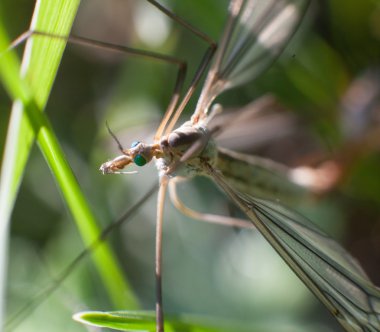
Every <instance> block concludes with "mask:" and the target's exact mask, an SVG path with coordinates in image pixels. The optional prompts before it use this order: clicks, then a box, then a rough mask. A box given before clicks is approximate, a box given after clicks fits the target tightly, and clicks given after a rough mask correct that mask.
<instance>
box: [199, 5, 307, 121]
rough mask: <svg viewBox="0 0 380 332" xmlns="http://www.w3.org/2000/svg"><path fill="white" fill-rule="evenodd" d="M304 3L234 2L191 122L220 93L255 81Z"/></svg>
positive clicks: (298, 18)
mask: <svg viewBox="0 0 380 332" xmlns="http://www.w3.org/2000/svg"><path fill="white" fill-rule="evenodd" d="M307 4H308V1H307V0H234V1H231V3H230V7H229V21H228V22H227V25H226V28H225V31H224V33H223V37H222V40H221V41H220V44H219V49H218V50H217V53H216V55H215V61H214V63H213V66H212V68H211V69H210V71H209V74H208V76H207V79H206V82H205V86H204V88H203V90H202V93H201V97H200V99H199V101H198V104H197V107H196V110H195V113H194V115H193V119H194V121H195V122H196V121H198V119H199V118H202V117H204V116H205V115H206V112H207V108H208V107H209V105H210V103H211V102H212V100H213V99H214V98H215V97H216V96H217V95H219V94H220V93H222V92H223V91H225V90H227V89H230V88H232V87H236V86H238V85H241V84H244V83H246V82H248V81H250V80H253V79H255V78H256V77H257V76H259V75H260V74H261V73H262V72H263V71H264V70H266V69H267V68H268V67H269V66H270V65H271V64H272V62H273V61H274V60H275V59H276V58H277V56H278V55H279V54H280V53H281V52H282V50H283V48H284V47H285V46H286V44H287V42H288V41H289V39H290V38H291V37H292V35H293V34H294V32H295V30H296V28H297V26H298V25H299V23H300V21H301V18H302V17H303V15H304V12H305V10H306V8H307Z"/></svg>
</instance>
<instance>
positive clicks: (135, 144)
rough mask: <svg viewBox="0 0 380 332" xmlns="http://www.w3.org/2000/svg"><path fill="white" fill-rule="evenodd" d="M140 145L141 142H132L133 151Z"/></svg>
mask: <svg viewBox="0 0 380 332" xmlns="http://www.w3.org/2000/svg"><path fill="white" fill-rule="evenodd" d="M140 143H141V142H140V141H134V142H132V144H131V149H132V148H134V147H136V146H137V145H139V144H140Z"/></svg>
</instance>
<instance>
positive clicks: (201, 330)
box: [74, 311, 265, 332]
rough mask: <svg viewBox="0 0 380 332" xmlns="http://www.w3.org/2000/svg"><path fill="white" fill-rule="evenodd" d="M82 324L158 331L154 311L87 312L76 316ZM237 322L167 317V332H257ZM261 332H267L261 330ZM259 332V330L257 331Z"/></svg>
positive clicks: (151, 331)
mask: <svg viewBox="0 0 380 332" xmlns="http://www.w3.org/2000/svg"><path fill="white" fill-rule="evenodd" d="M74 319H75V320H77V321H78V322H80V323H84V324H88V325H92V326H99V327H107V328H111V329H115V330H119V331H149V332H154V331H156V316H155V314H154V312H152V311H137V312H136V311H113V312H112V311H111V312H100V311H87V312H80V313H77V314H76V315H74ZM237 325H239V324H236V322H234V323H232V322H226V321H224V320H223V319H216V318H206V317H199V316H194V315H182V314H181V315H167V316H166V317H165V331H166V332H175V331H188V332H227V331H229V332H231V331H256V329H253V330H252V329H250V330H248V329H247V328H244V327H240V328H239V327H237ZM260 330H261V331H265V330H263V329H260ZM257 331H259V330H257Z"/></svg>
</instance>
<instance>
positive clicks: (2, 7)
mask: <svg viewBox="0 0 380 332" xmlns="http://www.w3.org/2000/svg"><path fill="white" fill-rule="evenodd" d="M165 3H166V5H167V6H169V7H170V8H172V10H173V11H174V12H175V13H177V14H178V15H179V16H180V17H182V18H185V19H186V20H188V21H189V22H191V23H192V24H193V25H194V26H197V27H198V28H199V29H200V30H202V31H204V32H206V33H207V34H209V35H210V36H211V37H212V38H213V39H215V40H218V36H219V34H220V31H221V29H222V26H223V22H224V20H225V16H226V8H227V1H216V0H207V1H206V0H203V1H169V0H167V1H166V2H165ZM33 5H34V4H33V1H31V0H29V1H27V0H17V1H16V0H2V1H1V3H0V19H1V20H2V21H3V22H4V24H5V26H6V27H7V28H8V33H9V35H10V36H11V37H12V38H15V37H16V36H18V35H19V34H20V33H21V32H23V31H24V30H25V29H26V28H27V26H28V25H29V21H30V18H31V13H32V10H33ZM148 10H149V5H146V6H145V5H144V3H143V2H142V1H140V0H138V1H135V2H133V1H128V0H107V1H100V0H97V1H95V0H88V1H83V3H82V10H81V11H80V14H79V15H78V18H77V22H76V25H75V28H74V33H75V34H77V35H83V36H89V37H92V38H94V39H102V40H106V41H112V42H114V43H118V44H123V45H128V46H131V47H136V48H143V49H149V50H154V51H156V52H160V53H164V54H171V55H175V56H177V57H179V58H182V59H185V60H186V61H187V62H188V63H189V70H188V79H187V83H189V81H190V79H191V76H192V74H194V72H195V70H196V68H197V65H198V63H199V62H200V60H201V57H202V54H203V52H204V51H205V49H206V48H207V45H205V43H204V42H202V41H200V40H198V39H197V38H196V37H194V36H192V34H191V33H190V32H188V31H185V30H184V29H183V28H180V27H178V25H176V24H175V23H173V22H171V21H168V20H165V18H164V16H163V15H162V14H157V15H154V14H152V15H154V16H149V17H150V18H151V20H152V22H155V24H161V23H159V22H158V23H157V21H155V20H156V19H158V20H164V23H162V24H164V25H165V24H167V25H168V28H169V34H168V35H167V36H166V37H165V36H164V37H160V36H159V35H154V38H153V39H154V40H155V39H156V40H159V39H160V38H163V41H162V42H161V43H159V44H158V45H154V46H152V45H149V44H147V42H144V40H143V39H142V38H141V36H140V35H139V34H138V32H139V29H143V28H141V27H140V26H138V24H140V23H141V22H142V17H144V16H146V15H148V14H149V15H150V13H151V11H149V12H147V11H148ZM153 12H155V13H156V11H155V10H154V9H153ZM9 13H12V15H10V14H9ZM211 13H212V15H211ZM140 15H142V16H140ZM157 17H158V18H157ZM379 18H380V4H379V2H378V1H374V0H363V1H360V2H358V1H357V0H348V1H345V2H344V6H342V2H341V1H339V0H330V1H322V0H321V1H316V2H314V3H313V6H312V8H311V11H310V12H309V13H308V15H307V17H306V19H305V22H304V25H303V27H302V29H301V30H300V32H299V33H298V34H297V36H296V38H295V40H294V41H293V42H292V43H291V44H290V45H289V46H288V48H287V50H286V51H285V52H284V54H283V55H282V57H281V58H280V59H279V61H278V62H277V63H276V64H275V65H274V66H273V67H272V68H271V69H270V70H269V71H268V72H267V73H265V75H263V76H262V77H260V78H259V80H257V81H256V82H252V83H250V84H248V85H246V86H244V87H243V88H240V89H236V90H233V91H230V92H228V93H226V94H225V95H224V96H221V97H220V98H219V99H218V102H220V103H222V104H223V105H227V106H229V107H239V106H244V105H245V104H247V103H249V102H250V101H252V100H253V99H255V98H258V97H259V96H261V95H264V94H267V93H271V94H274V95H276V96H277V98H278V99H279V100H280V101H281V103H282V104H283V105H286V107H287V108H288V109H289V110H291V111H292V112H293V113H295V114H296V115H297V117H299V118H300V119H301V120H302V124H303V127H302V130H305V131H307V133H308V137H309V138H310V137H311V139H308V140H300V139H295V138H289V139H287V140H277V141H273V142H270V143H268V144H266V145H264V146H261V147H259V148H258V149H256V150H253V151H252V152H253V153H258V154H261V155H264V156H268V157H271V158H274V159H277V160H281V161H283V162H285V163H288V164H290V165H296V164H300V163H303V162H310V160H311V161H314V160H315V158H314V157H315V154H317V155H318V156H319V155H322V156H323V158H328V157H333V156H335V155H339V154H340V152H341V151H342V150H344V151H347V150H348V152H350V149H349V148H350V147H352V148H353V151H352V156H353V157H352V158H351V159H352V160H351V159H350V160H349V167H348V171H347V174H346V176H345V177H344V178H343V179H342V181H341V183H339V185H338V186H337V187H336V188H334V190H332V191H331V192H330V193H328V194H326V195H325V196H323V197H321V198H320V199H318V200H316V201H315V202H314V204H310V205H307V206H301V207H298V208H299V209H301V210H302V211H303V212H304V213H305V214H306V215H307V216H308V217H309V218H310V219H312V220H313V221H315V222H317V223H319V224H320V225H321V226H322V227H323V228H324V229H325V230H326V231H327V232H328V233H331V234H334V237H337V238H340V239H341V240H342V242H343V243H344V244H345V246H346V247H347V248H348V249H349V250H350V252H352V253H353V255H354V256H355V257H357V258H358V259H359V260H360V261H361V262H362V263H363V266H364V268H365V270H366V271H367V272H368V274H369V275H370V276H371V277H372V279H373V281H374V282H375V283H376V284H378V285H379V284H380V277H379V274H378V270H379V266H380V245H379V243H380V218H379V216H380V200H379V197H380V177H379V175H378V170H379V166H380V156H379V144H378V143H377V145H376V144H372V145H371V144H367V145H364V146H362V145H360V144H356V143H357V142H361V140H362V138H363V137H366V134H367V133H368V132H369V131H373V130H376V128H379V127H376V124H377V125H379V114H380V110H379V108H380V106H379V105H380V102H379V101H380V92H379V91H380V76H379V70H380V67H379V61H380V42H379V40H380V19H379ZM139 22H140V23H139ZM147 22H148V23H149V20H148V21H147ZM157 26H159V25H154V26H153V27H152V26H150V27H149V24H148V29H150V33H151V34H154V33H159V32H160V31H161V30H162V29H163V28H162V29H158V28H157ZM159 30H160V31H159ZM21 51H22V48H21V47H20V49H19V52H20V53H21ZM175 75H176V71H175V68H172V67H171V66H168V65H162V64H160V63H158V62H152V61H146V60H144V59H139V58H136V57H128V56H126V57H123V56H120V55H116V54H112V53H110V52H107V51H99V50H96V51H95V50H93V49H88V48H87V49H86V48H83V47H74V46H68V49H67V51H66V55H65V57H64V59H63V61H62V64H61V68H60V70H59V72H58V76H57V79H56V83H55V86H54V88H53V91H52V94H51V97H50V100H49V103H48V107H47V114H48V116H49V118H50V119H51V122H52V124H53V127H54V129H55V130H56V133H57V135H58V136H59V139H60V141H61V144H62V145H63V146H64V149H65V152H66V154H67V156H68V159H69V161H70V163H71V166H72V168H73V170H74V172H75V174H76V176H77V178H78V180H79V182H80V183H81V186H82V188H83V190H84V191H85V193H86V194H87V196H88V199H89V200H90V202H91V204H92V206H93V209H94V211H95V213H96V214H97V215H98V216H99V219H102V220H104V225H106V224H107V223H109V222H110V221H111V220H114V219H116V218H117V217H118V216H119V215H121V214H122V213H123V212H124V211H125V210H126V209H127V208H128V207H129V206H131V205H132V204H133V202H135V201H136V200H137V199H138V198H139V197H141V196H142V195H143V193H144V192H145V191H146V190H147V188H148V187H150V184H151V183H153V182H154V181H156V180H155V179H156V175H155V170H154V166H152V167H150V168H149V167H148V168H147V169H139V172H140V174H139V175H134V176H118V175H115V176H107V177H104V176H102V175H101V174H100V173H99V172H98V168H99V165H100V164H101V163H102V162H104V161H105V160H107V159H110V158H112V157H113V156H114V155H116V154H117V153H118V151H117V147H116V144H115V143H114V141H113V140H112V138H111V137H110V136H109V135H108V133H107V130H106V127H105V123H106V121H107V122H108V123H109V125H110V127H111V128H112V130H113V131H114V132H115V133H116V135H117V136H118V138H119V140H120V141H121V142H122V143H123V144H125V145H126V146H128V145H129V144H130V143H131V142H132V141H134V140H136V139H140V140H146V141H149V139H150V135H151V133H152V132H154V129H155V128H156V126H157V124H158V123H159V120H160V117H161V115H162V113H163V112H164V110H165V107H166V105H167V103H168V100H169V98H170V95H171V92H172V90H173V87H174V80H175ZM370 93H372V95H373V96H372V98H370ZM367 99H368V102H365V101H366V100H367ZM10 105H11V101H10V100H9V99H8V97H7V96H6V95H5V92H4V91H3V90H0V110H1V111H0V133H1V135H0V152H1V153H2V149H3V146H4V139H5V134H6V127H7V122H8V118H9V112H10ZM194 106H195V101H192V102H190V103H189V105H188V107H187V109H186V112H187V113H186V114H185V115H184V118H186V117H188V116H189V114H191V112H192V109H193V108H194ZM374 128H375V129H374ZM272 130H273V132H275V130H276V128H275V127H273V128H272ZM311 142H312V143H311ZM375 143H376V142H375ZM357 145H358V148H356V146H357ZM316 146H317V148H316ZM354 148H355V149H354ZM356 150H358V151H359V152H357V151H356ZM348 155H351V154H350V153H348ZM317 159H318V158H317ZM194 183H195V185H194V186H190V185H189V186H186V190H183V192H182V196H183V197H184V199H185V200H186V202H188V204H189V205H190V206H193V207H196V208H197V209H198V210H203V211H210V210H211V212H212V211H213V212H218V213H221V212H222V213H223V212H224V213H229V212H230V209H229V207H228V206H227V205H226V201H225V199H224V198H223V195H221V194H220V193H219V192H218V191H217V190H216V189H215V188H214V187H213V186H212V185H211V184H210V182H209V181H207V180H204V179H197V180H195V181H194ZM205 197H207V200H206V199H205ZM166 210H167V213H166V220H165V222H166V225H165V233H164V237H165V239H164V243H165V244H164V257H165V258H164V294H165V296H164V300H165V307H166V308H167V311H169V312H174V313H180V312H189V313H190V312H191V313H196V314H208V315H215V316H223V317H228V318H231V319H235V320H240V321H242V322H245V323H246V324H249V323H252V324H257V323H258V322H259V323H263V324H266V323H269V324H273V327H274V330H275V331H280V328H279V327H282V328H283V330H286V328H287V327H289V326H290V329H289V330H292V329H291V326H302V327H303V329H302V330H303V331H320V330H324V331H327V330H328V329H329V328H330V330H332V331H339V329H340V328H339V327H338V326H337V323H336V322H334V320H333V319H332V318H331V317H330V315H329V314H328V313H327V311H326V310H325V309H324V308H323V307H322V305H320V304H319V303H318V302H317V301H316V300H315V299H314V298H313V297H312V296H311V295H310V294H309V292H308V291H307V290H306V288H305V287H304V286H303V285H302V283H301V282H299V281H298V280H297V278H296V277H295V276H293V274H292V273H291V272H290V271H289V269H288V268H287V267H286V266H285V264H283V263H282V262H281V261H280V259H279V258H278V257H277V256H276V255H275V254H274V253H273V251H272V250H271V249H270V248H269V246H268V245H267V244H266V243H265V242H264V241H263V240H262V239H261V237H260V236H259V235H258V234H255V233H253V234H252V233H251V232H237V231H235V230H231V229H226V228H223V227H216V226H213V225H203V224H199V223H197V222H193V221H192V220H190V219H188V218H185V217H183V216H181V214H180V213H179V212H177V211H176V210H174V209H173V208H172V207H171V205H170V204H167V209H166ZM154 218H155V202H154V200H152V201H149V202H147V203H146V204H145V205H144V206H143V207H142V208H141V209H140V212H139V213H138V215H137V216H135V217H134V218H132V219H131V220H130V222H129V223H128V224H127V225H126V226H125V227H124V228H123V229H122V230H120V231H118V232H116V233H117V234H113V235H112V236H111V238H110V239H109V241H111V242H112V244H113V245H114V247H115V250H117V253H118V255H119V256H120V260H121V262H122V264H123V265H124V266H125V271H126V274H127V275H128V276H129V278H130V279H131V281H132V284H133V285H134V287H135V288H136V292H137V294H138V295H139V296H140V299H141V301H142V303H143V304H144V306H145V308H147V309H152V308H153V306H154V274H153V256H154ZM81 248H82V244H81V242H80V240H79V237H78V236H77V235H76V231H75V229H74V227H73V225H72V222H71V220H70V218H69V216H68V214H67V213H66V211H65V208H64V206H63V204H62V201H61V197H60V196H59V194H58V190H57V189H56V188H55V184H54V183H53V181H52V178H51V177H50V176H49V169H48V168H47V167H46V164H45V162H44V160H42V158H41V156H40V154H39V152H38V151H37V150H36V151H35V153H33V154H32V156H31V157H30V160H29V164H28V169H27V173H26V174H25V179H24V182H23V185H22V187H21V189H20V194H19V197H18V201H17V204H16V206H15V209H14V214H13V225H12V242H11V252H10V265H11V266H10V271H9V275H10V277H9V280H10V284H9V303H10V307H9V311H10V312H13V311H15V310H16V308H17V307H19V306H20V303H23V302H25V301H27V300H28V299H30V298H31V297H32V296H33V294H35V293H36V292H37V291H38V289H39V287H41V286H42V285H44V284H46V283H49V282H51V281H52V279H53V278H54V275H55V274H56V273H58V272H59V271H61V270H62V269H63V267H64V266H66V265H68V263H69V262H70V261H71V260H72V259H73V258H74V257H75V256H76V255H77V254H78V252H79V251H80V250H81ZM93 272H94V271H93V267H92V266H91V264H88V262H85V263H84V264H83V265H82V267H81V268H80V269H79V270H78V271H75V273H74V274H73V275H72V276H70V277H69V279H68V281H67V283H66V284H65V285H64V287H62V288H61V289H60V290H58V291H57V292H56V294H55V295H54V296H53V297H52V298H51V299H50V300H49V302H47V303H45V304H43V305H42V306H41V307H40V308H38V309H37V310H36V311H35V313H34V314H33V315H32V316H31V317H29V318H28V319H27V320H26V322H25V323H24V324H25V325H23V326H20V331H21V330H25V327H26V326H28V328H27V329H28V331H33V330H34V329H35V330H38V331H41V329H42V330H47V331H48V330H54V331H59V328H62V330H65V331H66V330H70V331H76V330H78V331H84V330H85V329H84V328H83V327H82V326H80V325H79V324H77V323H75V322H73V321H72V320H71V318H70V316H71V314H72V313H74V312H76V311H78V310H79V309H88V308H90V309H96V310H107V309H110V308H109V307H108V306H109V303H108V302H107V301H106V300H105V297H104V290H103V289H102V287H101V285H100V284H99V279H98V277H97V276H96V275H95V274H94V273H93ZM119 309H124V308H119ZM42 320H43V321H44V326H43V327H42V326H41V321H42Z"/></svg>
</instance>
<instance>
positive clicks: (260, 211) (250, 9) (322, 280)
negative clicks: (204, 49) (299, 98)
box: [100, 0, 380, 332]
mask: <svg viewBox="0 0 380 332" xmlns="http://www.w3.org/2000/svg"><path fill="white" fill-rule="evenodd" d="M307 5H308V3H307V1H290V0H289V1H285V0H284V1H282V0H281V1H258V0H246V1H244V0H232V1H231V2H230V5H229V18H228V21H227V23H226V27H225V30H224V33H223V35H222V38H221V40H220V43H219V48H218V49H217V52H216V54H215V58H214V60H213V64H212V65H211V68H210V70H209V72H208V74H207V77H206V80H205V83H204V86H203V89H202V91H201V94H200V98H199V100H198V103H197V106H196V108H195V111H194V113H193V115H192V117H191V119H190V120H189V121H187V122H185V123H184V124H183V125H181V126H179V127H178V128H177V129H175V130H173V129H174V127H175V125H176V123H177V121H178V119H179V116H180V115H181V112H182V110H183V108H184V105H186V103H187V101H188V99H189V98H190V96H191V94H192V91H193V87H191V88H190V89H189V91H188V93H187V94H185V97H184V98H183V99H182V101H180V102H178V100H177V96H175V97H174V98H173V99H172V103H171V104H170V106H169V108H168V111H167V113H166V115H165V116H164V119H163V121H162V122H161V124H160V126H159V128H158V130H157V132H156V134H155V137H154V141H153V143H152V144H147V143H144V142H134V143H133V144H132V146H131V148H129V149H122V148H121V146H120V145H119V146H120V149H121V150H122V155H120V156H118V157H116V158H115V159H113V160H111V161H108V162H106V163H104V164H102V165H101V167H100V170H101V171H102V172H103V174H114V173H124V171H122V169H123V168H124V167H126V166H128V165H130V164H136V165H137V166H144V165H145V164H147V163H149V162H150V161H152V160H154V161H155V163H156V166H157V169H158V174H159V184H160V187H159V194H158V202H157V221H156V222H157V224H156V232H157V233H156V260H155V264H156V270H155V272H156V288H157V302H156V331H158V332H162V331H164V315H163V308H162V290H161V274H162V271H161V260H162V256H161V255H162V254H161V252H162V224H163V205H164V200H165V194H166V191H167V188H168V187H169V188H172V190H173V191H174V190H175V185H176V180H177V178H183V177H184V178H191V177H194V176H199V175H201V176H207V177H209V178H211V179H212V180H213V181H214V182H215V183H216V184H217V185H218V186H219V188H221V189H222V190H223V191H224V192H225V193H226V194H227V196H228V197H229V198H230V199H231V200H232V201H233V202H234V203H235V204H236V205H237V206H238V207H239V208H241V210H242V211H243V212H244V213H245V214H246V216H247V217H248V218H249V219H250V221H251V222H252V224H253V225H254V226H255V228H256V229H257V230H258V231H259V232H260V233H261V234H262V235H263V236H264V237H265V239H266V240H267V241H268V242H269V243H270V244H271V245H272V247H273V248H274V249H275V250H276V252H277V253H278V254H279V255H280V256H281V257H282V258H283V260H284V261H285V262H286V263H287V265H288V266H289V267H290V268H291V269H292V270H293V272H294V273H295V274H296V275H297V276H298V277H299V278H300V279H301V280H302V281H303V282H304V283H305V285H306V286H307V287H308V288H309V289H310V290H311V291H312V292H313V293H314V295H315V296H316V297H317V298H318V299H319V300H320V301H321V302H322V303H323V304H324V305H325V306H326V307H327V308H328V310H329V311H330V312H331V313H332V314H333V315H334V317H335V318H336V319H337V320H338V321H339V323H340V324H341V325H342V326H343V327H344V328H345V329H346V330H347V331H379V330H380V290H379V289H378V288H376V287H375V286H374V285H373V284H372V283H371V282H370V280H369V279H368V277H367V276H366V274H365V273H364V272H363V270H362V268H361V267H360V266H359V264H358V263H357V262H356V261H355V260H354V259H353V258H352V257H351V256H350V255H349V254H348V252H346V251H345V250H344V249H343V248H342V247H341V246H340V245H339V244H338V243H337V242H335V241H334V240H333V239H331V238H330V237H328V236H327V235H326V234H324V233H323V232H321V231H320V230H319V229H317V228H316V227H315V226H314V225H313V224H312V223H311V222H309V221H308V220H306V219H305V218H303V217H302V216H300V215H299V214H297V213H295V212H292V211H290V210H288V209H287V208H285V207H284V206H282V205H281V204H279V203H278V202H276V201H274V200H268V199H266V198H265V199H263V198H262V197H259V196H253V195H255V189H256V190H258V189H260V188H257V187H258V186H259V182H260V178H259V177H260V175H262V174H260V171H261V173H265V171H262V170H263V169H262V168H260V165H259V164H257V163H256V164H255V161H252V160H251V159H250V158H249V157H247V156H244V155H241V154H236V153H232V152H229V151H226V150H222V149H219V148H218V146H217V144H216V143H215V140H214V138H213V136H214V134H215V133H216V132H218V130H222V129H223V128H216V129H215V128H214V129H213V130H211V129H210V126H209V125H210V123H212V118H213V115H214V114H215V113H217V112H220V111H221V106H219V105H213V104H212V103H213V101H214V99H215V98H216V97H217V96H218V95H220V94H221V93H223V92H224V91H226V90H227V89H231V88H234V87H237V86H239V85H242V84H244V83H246V82H247V81H249V80H252V79H254V78H256V77H257V76H258V75H259V74H260V73H261V72H262V71H263V70H264V69H266V68H267V67H268V66H269V64H270V63H271V62H272V61H273V60H274V59H275V58H276V57H277V56H278V54H279V53H281V51H282V49H283V48H284V46H285V45H286V43H287V41H288V40H289V39H290V37H291V36H292V34H293V33H294V31H295V30H296V27H297V26H298V24H299V22H300V20H301V18H302V16H303V14H304V12H305V10H306V8H307ZM226 164H227V165H228V166H227V167H223V165H226ZM231 168H233V169H234V170H235V169H236V171H233V172H231V171H230V172H228V170H231ZM249 169H250V173H249V174H244V172H247V170H249ZM269 173H272V176H273V177H276V176H278V174H277V173H276V171H275V170H274V169H272V170H270V171H269ZM239 177H240V179H239ZM267 181H269V182H270V181H271V180H270V179H267ZM242 182H245V184H243V183H242ZM274 183H275V182H274ZM255 186H256V188H255ZM264 186H265V185H264ZM271 186H272V187H273V186H274V187H276V183H275V184H273V183H270V184H268V188H270V187H271ZM277 186H278V188H276V189H278V190H279V191H281V187H280V185H279V184H277ZM256 192H257V191H256ZM252 194H253V195H252ZM284 194H285V195H286V194H287V193H286V190H285V191H284ZM174 196H176V195H174Z"/></svg>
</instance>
